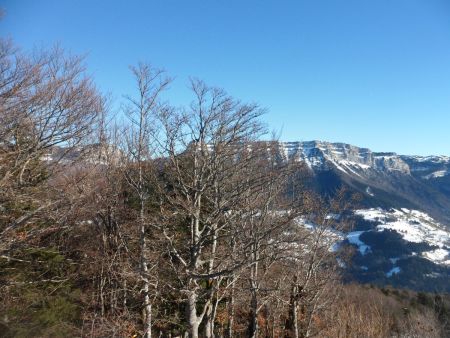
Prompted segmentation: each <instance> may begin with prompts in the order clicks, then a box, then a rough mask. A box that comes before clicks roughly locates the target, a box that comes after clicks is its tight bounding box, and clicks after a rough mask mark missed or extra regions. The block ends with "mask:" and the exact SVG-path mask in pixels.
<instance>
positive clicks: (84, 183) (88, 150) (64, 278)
mask: <svg viewBox="0 0 450 338" xmlns="http://www.w3.org/2000/svg"><path fill="white" fill-rule="evenodd" d="M131 71H132V74H133V75H134V78H135V80H136V94H135V95H130V96H128V97H127V98H126V103H125V104H123V106H122V107H123V108H122V110H121V112H120V114H119V117H122V116H123V117H124V120H125V121H124V122H120V123H119V122H118V121H122V119H121V118H113V117H112V116H111V114H110V112H108V105H107V104H106V100H105V98H104V97H103V96H102V95H101V93H100V92H99V91H98V90H97V89H96V88H95V86H94V84H93V83H92V80H91V78H90V77H89V76H88V75H87V74H86V72H85V70H84V68H83V64H82V60H81V59H80V58H77V57H71V56H67V55H66V54H65V53H64V52H63V51H61V50H60V49H54V50H52V51H50V52H40V53H35V54H34V55H32V56H30V55H26V54H24V53H22V52H21V51H19V50H17V49H16V48H15V47H14V46H13V44H12V43H11V42H9V41H5V40H1V42H0V211H1V215H0V272H1V277H0V299H1V304H0V314H1V318H0V336H6V337H13V336H17V337H59V336H89V337H137V336H143V337H151V336H153V337H175V336H189V337H199V336H201V337H225V336H226V337H243V336H248V337H258V336H259V337H263V336H265V337H282V336H284V337H311V336H328V337H351V336H355V337H360V336H370V337H379V336H385V335H388V334H390V333H392V332H394V333H398V334H410V333H411V332H415V333H417V334H419V335H420V333H424V332H425V333H426V336H428V337H434V336H436V337H437V336H439V334H440V331H439V330H441V328H440V326H439V323H438V319H439V318H438V317H437V316H436V313H435V312H433V311H431V310H426V311H428V312H423V311H418V310H417V311H413V312H411V313H409V312H408V313H402V314H401V316H404V319H405V323H407V324H401V325H400V324H399V323H398V320H399V318H400V315H399V314H398V313H397V312H395V311H397V308H396V307H398V306H399V305H398V304H401V301H400V300H397V301H396V303H395V304H396V307H394V308H390V305H387V304H388V303H389V302H390V300H389V299H386V298H382V297H386V296H382V294H381V293H380V292H377V291H373V290H372V291H367V290H363V289H361V288H358V287H356V286H355V287H344V286H343V285H342V284H341V283H340V276H339V264H338V263H339V262H341V264H342V262H343V260H344V259H345V258H344V254H343V253H341V252H339V253H338V252H336V250H332V248H333V244H334V241H333V236H332V234H333V231H335V230H336V229H337V228H338V227H341V226H344V225H343V224H341V223H340V222H339V221H338V220H337V219H336V218H335V217H330V215H333V214H334V213H335V212H336V211H339V210H341V209H342V208H343V205H342V200H341V199H340V198H339V194H338V196H337V198H336V200H333V201H322V200H321V199H320V198H319V197H317V196H315V195H314V194H313V193H312V192H309V191H307V189H305V188H304V187H302V186H301V183H302V182H301V179H299V177H301V175H302V174H301V173H302V167H301V165H299V164H298V163H286V162H285V161H282V160H281V159H280V158H279V153H280V152H279V151H278V149H277V142H273V141H261V136H262V135H263V134H264V133H265V128H264V125H263V124H262V123H261V120H260V117H261V115H262V114H263V113H264V110H262V109H261V108H259V107H258V105H256V104H246V103H243V102H241V101H239V100H237V99H235V98H233V97H231V96H229V95H228V94H226V93H225V92H224V91H223V90H221V89H217V88H214V87H210V86H208V85H206V84H205V83H203V82H202V81H199V80H192V81H191V90H192V94H193V100H192V102H191V103H190V104H189V105H188V106H186V107H181V108H175V107H173V106H171V105H170V103H168V102H166V101H165V100H164V99H163V93H164V91H165V90H166V89H167V88H168V86H169V84H170V82H171V80H170V78H168V77H167V76H166V74H165V73H164V72H163V71H161V70H158V69H155V68H153V67H151V66H149V65H147V64H139V65H137V66H136V67H133V68H132V69H131ZM303 223H305V224H307V226H303V225H301V224H303ZM338 254H339V255H340V257H339V260H338V259H337V256H336V255H338ZM368 292H371V293H373V297H372V295H371V296H367V295H366V294H367V293H368ZM425 298H426V297H425ZM425 301H428V300H427V299H425V300H424V299H423V297H422V298H421V300H420V301H419V303H420V302H422V303H424V302H425ZM365 305H368V306H365ZM428 305H429V304H428ZM420 306H422V307H424V308H425V307H426V306H427V304H419V305H418V307H417V308H419V307H420ZM443 308H445V306H444V307H441V308H440V309H441V310H442V309H443ZM427 309H428V308H427ZM424 311H425V310H424ZM361 318H367V321H365V322H361V321H358V320H361ZM416 321H417V322H418V323H419V324H420V325H419V324H417V325H416ZM395 330H397V331H395ZM422 336H423V335H422Z"/></svg>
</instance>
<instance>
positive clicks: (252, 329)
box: [248, 292, 259, 338]
mask: <svg viewBox="0 0 450 338" xmlns="http://www.w3.org/2000/svg"><path fill="white" fill-rule="evenodd" d="M250 311H251V314H250V316H251V317H250V323H249V324H250V325H249V330H248V331H249V332H248V333H249V334H248V336H249V337H250V338H257V337H258V329H259V328H258V297H257V295H256V293H254V292H252V299H251V307H250Z"/></svg>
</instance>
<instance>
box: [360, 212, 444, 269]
mask: <svg viewBox="0 0 450 338" xmlns="http://www.w3.org/2000/svg"><path fill="white" fill-rule="evenodd" d="M355 214H356V215H359V216H361V217H362V218H364V219H365V220H368V221H373V222H376V223H378V225H377V226H376V230H377V231H383V230H384V229H390V230H394V231H396V232H397V233H398V234H400V235H401V236H402V238H403V239H404V240H405V241H407V242H413V243H426V244H428V245H430V246H431V247H433V250H430V251H424V252H422V253H421V255H422V257H424V258H426V259H429V260H430V261H432V262H434V263H436V264H444V265H450V256H449V254H450V232H449V231H448V230H447V229H446V228H445V227H443V226H442V225H441V224H440V223H439V222H437V221H436V220H434V219H433V218H432V217H430V216H429V215H427V214H425V213H423V212H420V211H418V210H409V209H405V208H403V209H401V210H397V209H391V210H389V211H386V210H382V209H381V208H376V209H362V210H356V211H355ZM364 245H365V244H364Z"/></svg>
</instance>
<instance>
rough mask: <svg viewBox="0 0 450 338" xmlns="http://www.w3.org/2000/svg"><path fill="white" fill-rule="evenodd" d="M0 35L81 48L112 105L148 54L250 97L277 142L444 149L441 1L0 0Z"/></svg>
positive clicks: (444, 5)
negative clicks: (131, 67) (316, 141)
mask: <svg viewBox="0 0 450 338" xmlns="http://www.w3.org/2000/svg"><path fill="white" fill-rule="evenodd" d="M0 8H3V9H4V11H5V12H6V14H5V17H4V19H3V20H2V21H1V22H0V33H1V35H2V36H10V37H12V38H13V39H14V40H15V42H16V43H17V44H18V45H19V46H21V47H22V48H24V49H25V50H30V49H31V48H33V47H35V46H52V45H53V44H54V43H56V42H59V43H60V44H61V45H62V46H63V47H65V48H66V49H67V50H69V51H71V52H72V53H76V54H79V53H83V54H87V59H86V60H87V65H88V69H89V71H90V72H91V73H92V74H93V75H94V78H95V80H96V82H97V84H98V85H99V87H100V88H101V89H102V90H104V91H109V92H111V93H112V95H113V97H115V98H116V102H119V101H120V98H121V97H122V94H127V93H130V91H131V88H132V78H131V76H130V73H129V70H128V66H129V65H131V64H135V63H136V62H137V61H148V62H150V63H152V64H153V65H155V66H158V67H162V68H164V69H166V70H167V71H168V72H169V74H170V75H171V76H173V77H175V82H174V84H173V85H172V88H171V94H170V96H171V99H172V100H173V101H175V102H176V104H181V103H186V102H189V100H190V97H189V96H188V91H187V89H186V86H187V83H188V78H189V76H195V77H198V78H201V79H203V80H205V81H206V82H207V83H208V84H211V85H217V86H220V87H223V88H225V89H226V90H227V91H228V92H229V93H230V94H232V95H233V96H236V97H239V98H241V99H243V100H245V101H253V102H254V101H256V102H258V103H259V104H260V105H261V106H263V107H266V108H267V109H268V110H269V112H268V113H267V115H266V117H265V119H266V121H267V122H268V124H269V126H270V128H271V129H274V130H277V131H280V130H281V139H282V140H286V141H298V140H299V141H301V140H312V139H320V140H326V141H339V142H347V143H351V144H355V145H358V146H365V147H369V148H371V149H373V150H375V151H396V152H398V153H402V154H443V155H450V1H448V0H308V1H306V0H292V1H283V0H272V1H265V0H221V1H219V0H209V1H207V0H201V1H200V0H159V1H150V0H148V1H144V0H142V1H134V0H120V1H119V0H116V1H113V0H109V1H100V0H96V1H94V0H77V1H75V0H72V1H69V0H54V1H50V0H39V1H36V0H29V1H25V0H11V1H8V0H0Z"/></svg>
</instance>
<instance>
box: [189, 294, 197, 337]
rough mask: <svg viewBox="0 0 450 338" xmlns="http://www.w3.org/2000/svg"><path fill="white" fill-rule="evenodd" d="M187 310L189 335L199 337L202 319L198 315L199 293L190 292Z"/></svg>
mask: <svg viewBox="0 0 450 338" xmlns="http://www.w3.org/2000/svg"><path fill="white" fill-rule="evenodd" d="M187 311H188V313H187V317H188V323H189V337H190V338H198V327H199V325H200V321H199V318H198V316H197V295H196V293H195V292H194V291H191V292H189V295H188V306H187Z"/></svg>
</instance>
